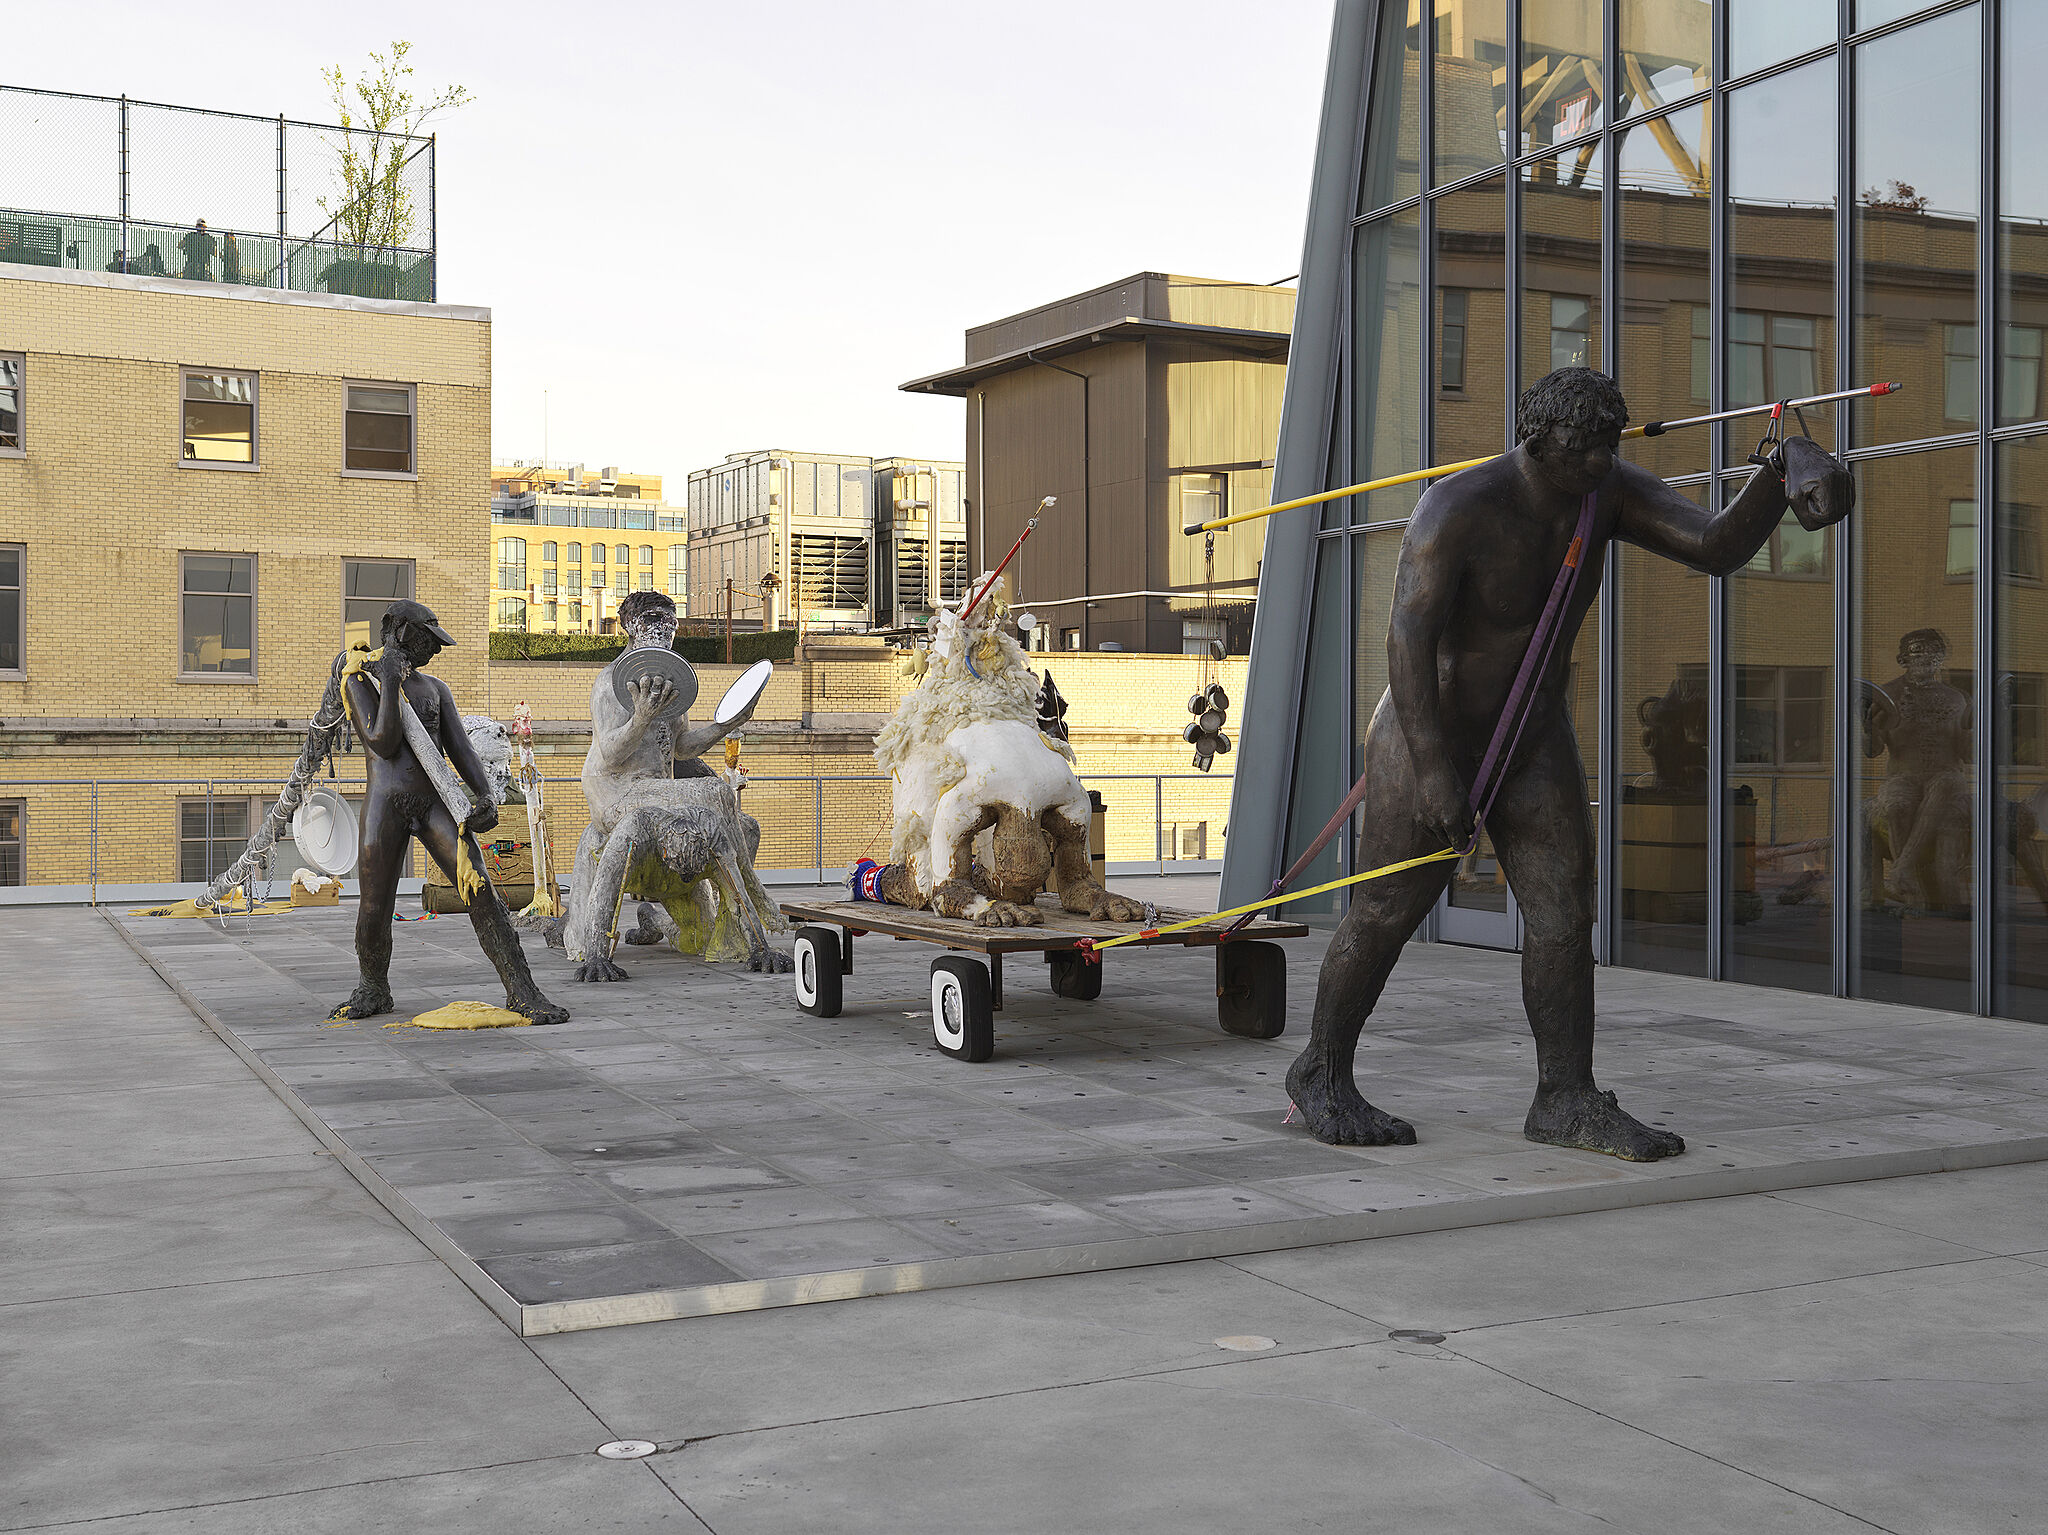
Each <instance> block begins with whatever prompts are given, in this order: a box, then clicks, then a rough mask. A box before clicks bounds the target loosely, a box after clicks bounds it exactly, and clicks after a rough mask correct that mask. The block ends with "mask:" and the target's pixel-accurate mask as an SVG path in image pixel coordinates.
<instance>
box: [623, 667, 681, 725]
mask: <svg viewBox="0 0 2048 1535" xmlns="http://www.w3.org/2000/svg"><path fill="white" fill-rule="evenodd" d="M674 692H675V689H673V688H672V687H670V686H669V683H668V679H667V678H666V677H642V678H641V679H640V680H639V681H638V682H629V683H627V684H626V696H627V697H628V698H630V699H632V700H633V723H634V724H636V725H646V724H648V723H650V722H651V721H652V720H653V719H654V718H655V716H656V715H658V714H660V713H661V711H662V708H663V707H664V706H665V705H666V704H667V703H668V701H669V698H670V696H671V695H672V694H673V693H674Z"/></svg>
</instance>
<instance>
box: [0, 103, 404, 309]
mask: <svg viewBox="0 0 2048 1535" xmlns="http://www.w3.org/2000/svg"><path fill="white" fill-rule="evenodd" d="M0 143H4V144H5V145H6V146H7V152H6V153H5V154H4V155H0V262H15V263H20V264H25V265H29V266H45V267H64V268H70V269H73V270H78V271H88V272H100V271H106V272H129V273H139V274H142V275H146V276H163V277H185V278H190V279H192V280H195V281H204V282H224V283H233V284H240V285H243V286H249V287H266V288H286V289H291V290H293V291H296V292H301V293H339V294H348V295H351V296H354V297H358V298H389V299H412V300H418V301H422V302H432V301H433V300H434V298H435V297H436V292H437V285H436V278H435V265H436V263H435V250H436V244H435V209H434V147H435V146H434V140H433V138H432V137H431V136H425V137H422V136H419V135H407V134H398V133H388V132H387V133H383V134H377V133H373V132H371V131H369V130H366V129H361V128H343V127H340V126H338V125H334V124H323V123H302V122H294V121H292V120H290V119H288V118H285V117H282V116H279V117H252V116H249V115H247V114H244V113H237V112H213V111H206V110H203V109H200V108H196V107H180V106H171V105H167V104H165V103H162V102H152V101H133V100H130V99H129V98H128V97H126V96H85V95H79V94H76V93H72V92H67V91H43V90H33V89H29V88H26V87H22V86H7V85H0ZM202 219H203V220H205V222H206V226H207V227H206V228H205V229H204V230H200V229H199V228H198V227H197V225H198V224H199V221H200V220H202Z"/></svg>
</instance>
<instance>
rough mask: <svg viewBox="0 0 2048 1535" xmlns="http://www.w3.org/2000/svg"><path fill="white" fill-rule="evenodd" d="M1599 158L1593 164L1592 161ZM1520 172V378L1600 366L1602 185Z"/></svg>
mask: <svg viewBox="0 0 2048 1535" xmlns="http://www.w3.org/2000/svg"><path fill="white" fill-rule="evenodd" d="M1596 163H1597V162H1596ZM1547 169H1554V166H1553V165H1552V162H1550V161H1547V160H1545V161H1539V162H1537V164H1536V165H1535V166H1533V167H1529V168H1527V169H1525V170H1524V171H1523V173H1522V174H1523V176H1524V178H1525V179H1524V181H1523V184H1522V382H1521V387H1522V388H1524V389H1526V388H1528V387H1529V385H1531V384H1533V383H1535V382H1536V380H1537V379H1539V378H1541V377H1543V375H1544V374H1546V373H1549V372H1551V371H1553V370H1554V369H1557V368H1597V367H1599V366H1600V189H1599V178H1598V177H1597V176H1595V177H1594V178H1593V181H1592V183H1591V184H1590V185H1588V184H1586V183H1584V182H1573V183H1570V184H1567V183H1562V182H1552V181H1548V180H1542V179H1527V178H1531V177H1537V178H1540V177H1542V176H1543V175H1544V173H1545V171H1546V170H1547Z"/></svg>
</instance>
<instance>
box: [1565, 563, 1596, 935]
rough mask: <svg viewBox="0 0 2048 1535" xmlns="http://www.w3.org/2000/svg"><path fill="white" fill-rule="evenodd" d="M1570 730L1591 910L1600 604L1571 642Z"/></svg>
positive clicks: (1594, 879)
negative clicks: (1582, 782) (1589, 826)
mask: <svg viewBox="0 0 2048 1535" xmlns="http://www.w3.org/2000/svg"><path fill="white" fill-rule="evenodd" d="M1566 687H1567V691H1568V693H1569V695H1570V698H1571V703H1572V733H1573V734H1574V735H1576V736H1577V737H1578V740H1579V764H1580V766H1581V767H1583V768H1584V769H1585V773H1586V807H1587V811H1588V813H1589V814H1590V816H1591V818H1592V822H1593V888H1592V890H1590V891H1589V892H1588V894H1589V895H1591V896H1592V897H1593V910H1594V911H1596V912H1597V911H1599V909H1600V608H1599V605H1598V604H1597V603H1596V604H1595V605H1594V607H1593V610H1592V611H1591V612H1590V613H1588V614H1587V615H1586V621H1585V622H1584V623H1583V624H1581V625H1580V626H1579V637H1578V639H1577V640H1575V641H1574V642H1573V644H1572V659H1571V677H1570V680H1569V682H1568V683H1567V684H1566Z"/></svg>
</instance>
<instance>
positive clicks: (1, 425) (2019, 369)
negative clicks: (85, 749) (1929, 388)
mask: <svg viewBox="0 0 2048 1535" xmlns="http://www.w3.org/2000/svg"><path fill="white" fill-rule="evenodd" d="M2000 365H2001V367H2002V368H2003V369H2004V377H2003V378H2002V379H2000V381H1999V388H2000V390H2001V393H2000V395H1999V401H2000V404H1999V417H2000V420H2001V422H2013V421H2031V420H2032V419H2033V418H2034V417H2035V416H2037V415H2039V414H2040V413H2041V330H2040V327H2038V326H2034V325H2008V326H2006V328H2005V356H2004V357H2003V358H2002V359H2001V360H2000ZM0 398H4V396H0ZM0 409H4V406H0ZM5 436H6V426H5V422H4V418H0V446H4V439H5Z"/></svg>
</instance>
